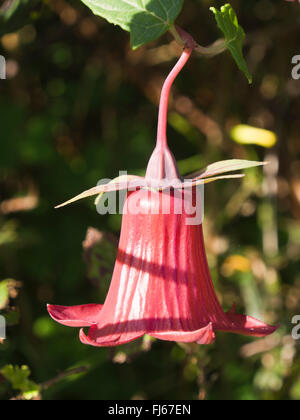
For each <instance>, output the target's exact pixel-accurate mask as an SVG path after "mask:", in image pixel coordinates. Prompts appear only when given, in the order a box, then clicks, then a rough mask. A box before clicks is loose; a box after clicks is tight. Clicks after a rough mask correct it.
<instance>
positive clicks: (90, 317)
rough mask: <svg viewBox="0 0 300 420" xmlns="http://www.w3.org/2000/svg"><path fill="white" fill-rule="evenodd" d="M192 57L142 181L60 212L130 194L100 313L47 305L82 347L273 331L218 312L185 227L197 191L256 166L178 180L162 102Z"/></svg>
mask: <svg viewBox="0 0 300 420" xmlns="http://www.w3.org/2000/svg"><path fill="white" fill-rule="evenodd" d="M192 50H193V45H191V43H189V44H188V45H187V47H186V48H185V49H184V51H183V54H182V56H181V58H180V60H179V61H178V63H177V64H176V66H175V67H174V69H173V70H172V72H171V73H170V75H169V77H168V78H167V80H166V82H165V84H164V87H163V90H162V96H161V103H160V112H159V122H158V136H157V144H156V147H155V149H154V152H153V154H152V156H151V158H150V161H149V164H148V168H147V172H146V176H145V178H141V177H133V176H130V177H127V178H124V177H121V178H118V179H116V180H115V181H113V182H110V183H108V184H106V185H104V186H103V185H102V186H98V187H95V188H93V189H91V190H89V191H87V192H84V193H83V194H81V195H79V196H77V197H75V198H74V199H72V200H70V201H68V202H67V203H64V204H63V205H66V204H68V203H71V202H73V201H76V200H78V199H81V198H84V197H88V196H91V195H96V194H101V193H103V192H107V191H116V190H120V189H132V188H133V189H136V191H134V192H131V193H129V194H128V196H127V199H126V201H125V205H124V215H123V221H122V229H121V236H120V242H119V251H118V256H117V260H116V263H115V268H114V272H113V277H112V281H111V286H110V289H109V292H108V295H107V298H106V300H105V303H104V305H97V304H92V305H83V306H74V307H65V306H54V305H48V311H49V314H50V315H51V317H52V318H53V319H54V320H55V321H57V322H59V323H60V324H63V325H66V326H70V327H90V329H89V332H88V335H86V334H85V332H84V330H83V329H81V330H80V340H81V342H82V343H84V344H89V345H92V346H96V347H101V346H116V345H121V344H125V343H128V342H129V341H132V340H134V339H136V338H139V337H141V336H143V335H145V334H149V335H150V336H152V337H154V338H159V339H162V340H171V341H178V342H187V343H188V342H196V343H198V344H210V343H212V342H213V341H214V339H215V331H228V332H232V333H239V334H244V335H248V336H256V337H263V336H266V335H268V334H271V333H273V332H274V331H275V330H276V328H277V327H272V326H269V325H267V324H265V323H263V322H261V321H258V320H256V319H254V318H251V317H249V316H246V315H239V314H236V313H235V308H232V310H231V311H230V312H228V313H225V312H224V311H223V309H222V308H221V306H220V304H219V302H218V299H217V296H216V294H215V291H214V287H213V283H212V280H211V276H210V272H209V268H208V264H207V258H206V253H205V246H204V239H203V231H202V224H201V222H200V223H196V224H190V223H188V219H189V218H191V216H193V212H195V210H193V209H192V205H191V203H193V202H194V201H195V197H196V194H197V188H196V186H197V185H201V184H204V183H206V182H212V181H215V180H217V179H224V178H232V177H240V176H243V175H222V176H219V175H220V174H222V173H228V172H232V171H235V170H240V169H244V168H249V167H252V166H258V165H261V164H262V163H260V162H249V161H239V160H229V161H224V162H218V163H215V164H212V165H209V166H208V167H207V168H206V169H205V170H204V171H203V172H202V173H201V174H200V175H199V176H198V177H197V178H193V179H189V180H184V179H183V178H182V177H181V176H180V174H179V172H178V169H177V165H176V161H175V159H174V157H173V155H172V153H171V151H170V150H169V148H168V145H167V137H166V128H167V108H168V97H169V92H170V89H171V86H172V84H173V82H174V80H175V78H176V76H177V75H178V74H179V72H180V71H181V69H182V68H183V66H184V65H185V64H186V62H187V61H188V59H189V57H190V55H191V53H192ZM166 198H167V201H168V205H169V208H168V211H167V212H166V211H165V208H164V203H165V199H166ZM197 204H199V203H197ZM191 210H192V211H191Z"/></svg>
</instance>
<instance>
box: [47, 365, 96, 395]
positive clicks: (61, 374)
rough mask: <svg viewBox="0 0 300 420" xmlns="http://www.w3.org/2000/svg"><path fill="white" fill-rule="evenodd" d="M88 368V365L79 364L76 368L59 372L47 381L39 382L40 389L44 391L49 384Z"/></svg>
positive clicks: (83, 371) (54, 383)
mask: <svg viewBox="0 0 300 420" xmlns="http://www.w3.org/2000/svg"><path fill="white" fill-rule="evenodd" d="M88 370H89V367H88V366H80V367H78V368H74V369H70V370H67V371H66V372H61V373H59V374H58V375H57V376H56V377H55V378H53V379H50V380H49V381H46V382H44V383H42V384H40V388H41V390H42V391H45V390H47V389H48V388H50V387H51V386H53V385H56V384H57V382H59V381H61V380H62V379H64V378H68V377H69V376H72V375H78V374H79V373H85V372H87V371H88Z"/></svg>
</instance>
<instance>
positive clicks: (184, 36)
mask: <svg viewBox="0 0 300 420" xmlns="http://www.w3.org/2000/svg"><path fill="white" fill-rule="evenodd" d="M169 31H170V33H171V34H172V35H173V37H174V39H175V41H176V42H177V44H178V45H180V46H186V47H187V46H188V47H192V48H193V49H194V50H195V51H196V52H198V53H199V54H201V55H203V56H206V57H213V56H215V55H218V54H221V53H222V52H224V51H225V50H226V48H227V47H226V41H225V39H218V40H217V41H215V42H214V43H213V44H211V45H210V46H208V47H203V46H202V45H199V44H198V43H197V42H196V41H195V40H194V39H193V38H192V36H191V35H190V34H189V33H187V32H186V31H184V30H183V29H182V28H180V27H179V26H175V25H173V26H171V27H170V29H169Z"/></svg>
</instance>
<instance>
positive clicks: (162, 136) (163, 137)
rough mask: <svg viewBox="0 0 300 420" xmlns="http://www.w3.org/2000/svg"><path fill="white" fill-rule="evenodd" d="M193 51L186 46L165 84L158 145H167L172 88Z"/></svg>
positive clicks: (162, 93)
mask: <svg viewBox="0 0 300 420" xmlns="http://www.w3.org/2000/svg"><path fill="white" fill-rule="evenodd" d="M192 52H193V48H186V49H185V50H184V51H183V53H182V55H181V57H180V59H179V61H178V62H177V64H176V65H175V67H174V68H173V70H172V71H171V73H170V74H169V76H168V77H167V79H166V81H165V83H164V86H163V88H162V92H161V98H160V105H159V116H158V130H157V143H156V146H157V147H165V146H167V121H168V104H169V96H170V90H171V87H172V85H173V83H174V80H175V79H176V77H177V76H178V74H179V73H180V72H181V70H182V69H183V67H184V66H185V65H186V63H187V61H188V60H189V58H190V56H191V54H192Z"/></svg>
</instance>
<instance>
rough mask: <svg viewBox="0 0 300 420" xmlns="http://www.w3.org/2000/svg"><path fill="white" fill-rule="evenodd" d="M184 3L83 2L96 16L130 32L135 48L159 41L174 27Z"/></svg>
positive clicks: (135, 0) (157, 0)
mask: <svg viewBox="0 0 300 420" xmlns="http://www.w3.org/2000/svg"><path fill="white" fill-rule="evenodd" d="M183 1H184V0H82V2H83V3H84V4H86V6H88V7H89V8H90V9H91V10H92V11H93V13H94V14H95V15H98V16H101V17H103V18H104V19H106V20H107V21H108V22H110V23H113V24H115V25H119V26H120V27H121V28H122V29H124V30H125V31H128V32H130V36H131V46H132V48H133V49H136V48H138V47H140V46H142V45H144V44H146V43H147V42H150V41H153V40H154V39H156V38H159V37H160V36H161V35H163V34H164V33H165V32H167V31H168V30H169V28H170V27H171V26H172V25H173V24H174V21H175V19H176V18H177V16H178V15H179V13H180V11H181V9H182V6H183Z"/></svg>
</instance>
